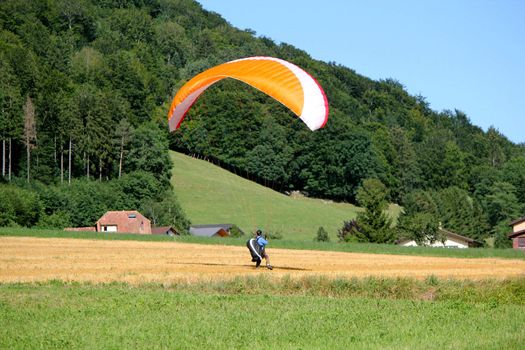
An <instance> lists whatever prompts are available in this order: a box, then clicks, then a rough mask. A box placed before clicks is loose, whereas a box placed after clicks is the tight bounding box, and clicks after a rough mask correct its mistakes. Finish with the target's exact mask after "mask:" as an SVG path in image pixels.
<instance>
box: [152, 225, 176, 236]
mask: <svg viewBox="0 0 525 350" xmlns="http://www.w3.org/2000/svg"><path fill="white" fill-rule="evenodd" d="M151 233H152V234H154V235H168V236H180V233H179V232H177V230H176V229H175V227H173V226H158V227H152V228H151Z"/></svg>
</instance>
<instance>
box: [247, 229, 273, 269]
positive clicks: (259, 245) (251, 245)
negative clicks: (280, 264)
mask: <svg viewBox="0 0 525 350" xmlns="http://www.w3.org/2000/svg"><path fill="white" fill-rule="evenodd" d="M255 234H256V236H255V238H251V239H250V240H248V242H246V246H247V247H248V250H249V251H250V254H251V255H252V261H253V262H255V267H259V266H260V265H261V262H262V259H263V258H264V260H265V261H266V267H267V268H268V269H270V270H273V266H272V265H270V257H269V256H268V253H266V249H264V248H265V247H266V245H267V244H268V241H267V240H266V239H265V238H264V237H263V235H262V231H261V230H257V232H256V233H255Z"/></svg>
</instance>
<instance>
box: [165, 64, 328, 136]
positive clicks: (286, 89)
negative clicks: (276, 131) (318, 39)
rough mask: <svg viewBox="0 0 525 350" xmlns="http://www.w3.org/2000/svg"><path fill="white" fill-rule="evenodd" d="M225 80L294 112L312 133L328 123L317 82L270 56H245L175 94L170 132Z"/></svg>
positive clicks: (322, 97) (324, 102)
mask: <svg viewBox="0 0 525 350" xmlns="http://www.w3.org/2000/svg"><path fill="white" fill-rule="evenodd" d="M224 78H233V79H237V80H240V81H242V82H244V83H246V84H248V85H251V86H253V87H254V88H256V89H259V90H261V91H262V92H264V93H266V94H267V95H269V96H271V97H273V98H274V99H276V100H277V101H279V102H281V103H282V104H283V105H285V106H286V107H288V108H289V109H290V110H291V111H292V112H294V113H295V114H296V115H297V116H298V117H299V118H300V119H301V120H302V121H303V122H304V123H305V124H306V125H307V126H308V127H309V128H310V129H311V130H317V129H319V128H322V127H323V126H324V125H325V124H326V121H327V120H328V101H327V99H326V95H325V93H324V91H323V89H322V88H321V86H320V85H319V83H317V81H316V80H315V79H314V78H313V77H312V76H311V75H310V74H308V73H307V72H305V71H304V70H303V69H301V68H299V67H297V66H296V65H294V64H292V63H290V62H287V61H285V60H281V59H279V58H273V57H248V58H242V59H239V60H234V61H230V62H226V63H223V64H220V65H218V66H215V67H213V68H210V69H208V70H206V71H204V72H202V73H200V74H198V75H196V76H195V77H193V78H192V79H191V80H190V81H188V82H187V83H186V84H184V86H182V88H180V90H179V91H178V92H177V94H176V95H175V97H174V98H173V102H172V103H171V107H170V110H169V113H168V123H169V127H170V131H174V130H176V129H178V128H179V126H180V124H181V122H182V120H183V119H184V116H185V115H186V113H187V112H188V110H189V109H190V107H191V106H192V105H193V103H195V101H196V100H197V98H199V96H200V95H201V94H202V93H203V92H204V91H205V90H206V89H207V88H208V87H210V86H211V85H213V84H214V83H216V82H217V81H219V80H222V79H224Z"/></svg>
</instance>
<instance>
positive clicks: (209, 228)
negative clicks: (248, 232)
mask: <svg viewBox="0 0 525 350" xmlns="http://www.w3.org/2000/svg"><path fill="white" fill-rule="evenodd" d="M232 227H233V225H232V224H211V225H191V226H190V234H192V235H194V236H201V237H228V236H230V230H231V228H232Z"/></svg>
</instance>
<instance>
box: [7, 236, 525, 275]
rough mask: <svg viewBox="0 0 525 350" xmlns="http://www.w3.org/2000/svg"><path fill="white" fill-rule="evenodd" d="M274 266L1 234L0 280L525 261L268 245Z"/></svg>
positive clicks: (503, 271) (169, 248)
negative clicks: (304, 249) (345, 251)
mask: <svg viewBox="0 0 525 350" xmlns="http://www.w3.org/2000/svg"><path fill="white" fill-rule="evenodd" d="M268 253H269V254H270V256H271V259H272V264H273V265H274V266H275V269H274V270H273V271H269V270H267V269H265V268H259V269H255V268H254V264H253V263H251V262H250V256H249V253H248V250H247V249H246V248H245V247H232V246H214V245H199V244H185V243H174V242H139V241H102V240H84V239H59V238H30V237H0V282H30V281H45V280H50V279H59V280H64V281H91V282H110V281H124V282H130V283H143V282H160V283H170V282H181V281H188V282H192V281H201V280H210V279H228V278H232V277H235V276H250V275H251V276H254V275H261V274H266V275H268V276H275V277H282V276H285V275H289V276H291V277H302V276H312V275H325V276H328V277H354V276H355V277H364V276H384V277H397V276H402V277H414V278H424V277H426V276H429V275H435V276H437V277H439V278H457V279H465V278H468V279H484V278H498V279H499V278H508V277H517V276H525V261H524V260H509V259H492V258H491V259H456V258H435V257H419V256H418V257H416V256H400V255H378V254H358V253H341V252H321V251H300V250H288V249H272V248H269V249H268Z"/></svg>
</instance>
